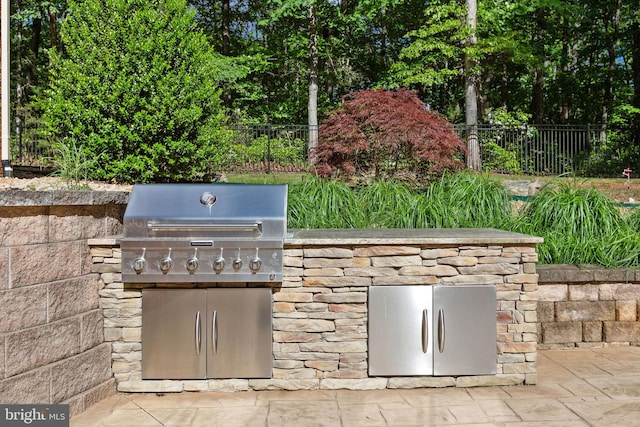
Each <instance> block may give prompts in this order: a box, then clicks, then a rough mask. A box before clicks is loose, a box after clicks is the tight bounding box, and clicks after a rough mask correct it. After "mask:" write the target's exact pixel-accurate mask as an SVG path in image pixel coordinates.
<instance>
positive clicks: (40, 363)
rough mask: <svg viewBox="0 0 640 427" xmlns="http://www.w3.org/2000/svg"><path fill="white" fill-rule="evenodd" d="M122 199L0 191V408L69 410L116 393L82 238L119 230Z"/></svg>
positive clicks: (124, 197)
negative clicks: (62, 405) (44, 406)
mask: <svg viewBox="0 0 640 427" xmlns="http://www.w3.org/2000/svg"><path fill="white" fill-rule="evenodd" d="M127 200H128V194H127V193H116V192H93V191H19V190H10V191H2V192H0V402H2V403H3V404H14V403H15V404H31V403H33V404H48V403H50V404H55V403H68V404H69V405H70V413H71V414H76V413H79V412H82V411H83V410H84V409H85V408H87V407H88V406H90V405H91V404H93V403H95V402H97V401H99V400H101V399H103V398H104V397H105V396H107V395H109V394H112V393H114V392H115V384H114V380H113V375H112V372H111V346H110V344H109V343H107V342H105V341H104V333H103V315H102V310H101V309H100V308H99V299H98V291H99V289H100V288H101V287H102V286H103V285H102V282H101V281H100V278H99V275H98V274H97V273H94V272H92V271H91V266H92V264H91V255H90V251H89V247H88V245H87V239H91V238H96V237H102V236H111V235H114V234H120V233H121V232H122V215H123V213H124V209H125V207H126V202H127Z"/></svg>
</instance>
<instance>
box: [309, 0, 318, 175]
mask: <svg viewBox="0 0 640 427" xmlns="http://www.w3.org/2000/svg"><path fill="white" fill-rule="evenodd" d="M307 7H308V8H309V106H308V107H307V110H308V122H309V160H310V161H311V163H315V159H316V148H317V147H318V16H317V14H316V5H315V2H314V0H310V1H309V5H308V6H307Z"/></svg>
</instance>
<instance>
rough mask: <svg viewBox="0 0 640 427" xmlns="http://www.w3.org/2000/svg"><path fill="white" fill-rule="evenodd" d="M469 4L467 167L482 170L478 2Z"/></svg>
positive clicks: (471, 0)
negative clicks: (476, 53) (479, 126)
mask: <svg viewBox="0 0 640 427" xmlns="http://www.w3.org/2000/svg"><path fill="white" fill-rule="evenodd" d="M466 6H467V30H468V32H469V33H468V35H467V40H466V50H465V55H464V86H465V88H464V89H465V90H464V105H465V124H466V125H467V150H468V153H467V167H468V168H469V169H472V170H477V171H479V170H481V168H482V164H481V161H480V142H479V141H478V95H477V91H476V71H475V65H476V62H475V58H474V57H473V55H474V50H475V47H476V44H477V42H478V39H477V36H476V30H477V28H478V25H477V24H478V23H477V18H478V4H477V1H476V0H466Z"/></svg>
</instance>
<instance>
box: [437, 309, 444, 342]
mask: <svg viewBox="0 0 640 427" xmlns="http://www.w3.org/2000/svg"><path fill="white" fill-rule="evenodd" d="M445 331H446V329H445V326H444V310H443V309H440V310H439V311H438V350H440V353H442V352H444V344H445Z"/></svg>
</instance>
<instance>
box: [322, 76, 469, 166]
mask: <svg viewBox="0 0 640 427" xmlns="http://www.w3.org/2000/svg"><path fill="white" fill-rule="evenodd" d="M463 150H464V148H463V142H462V140H461V139H460V137H458V135H457V134H456V133H455V131H454V130H453V126H452V125H451V123H449V122H448V121H447V120H446V118H444V116H442V115H440V114H438V113H437V112H435V111H430V110H428V109H427V108H426V106H425V105H424V103H423V102H422V101H420V99H418V97H417V96H416V94H415V93H413V92H412V91H409V90H406V89H400V90H398V91H383V90H364V91H360V92H355V93H352V94H349V95H347V96H345V98H344V102H343V104H342V107H341V108H339V109H338V110H336V111H334V112H333V114H332V115H331V116H330V117H329V118H328V119H327V120H326V121H325V122H324V123H323V124H322V125H321V126H320V135H319V142H318V150H317V152H316V157H317V159H318V161H317V163H316V169H317V171H318V173H319V174H320V175H321V176H326V177H328V176H332V175H335V174H337V173H341V174H342V175H345V176H349V175H352V174H368V173H373V174H374V175H375V177H383V176H391V175H393V174H394V173H395V172H397V171H398V170H405V171H406V170H409V171H412V172H414V173H416V174H417V176H418V177H420V176H424V175H425V174H428V173H433V172H439V171H443V170H455V169H459V168H460V167H461V166H462V163H461V162H460V159H459V155H460V154H461V153H462V152H463Z"/></svg>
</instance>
